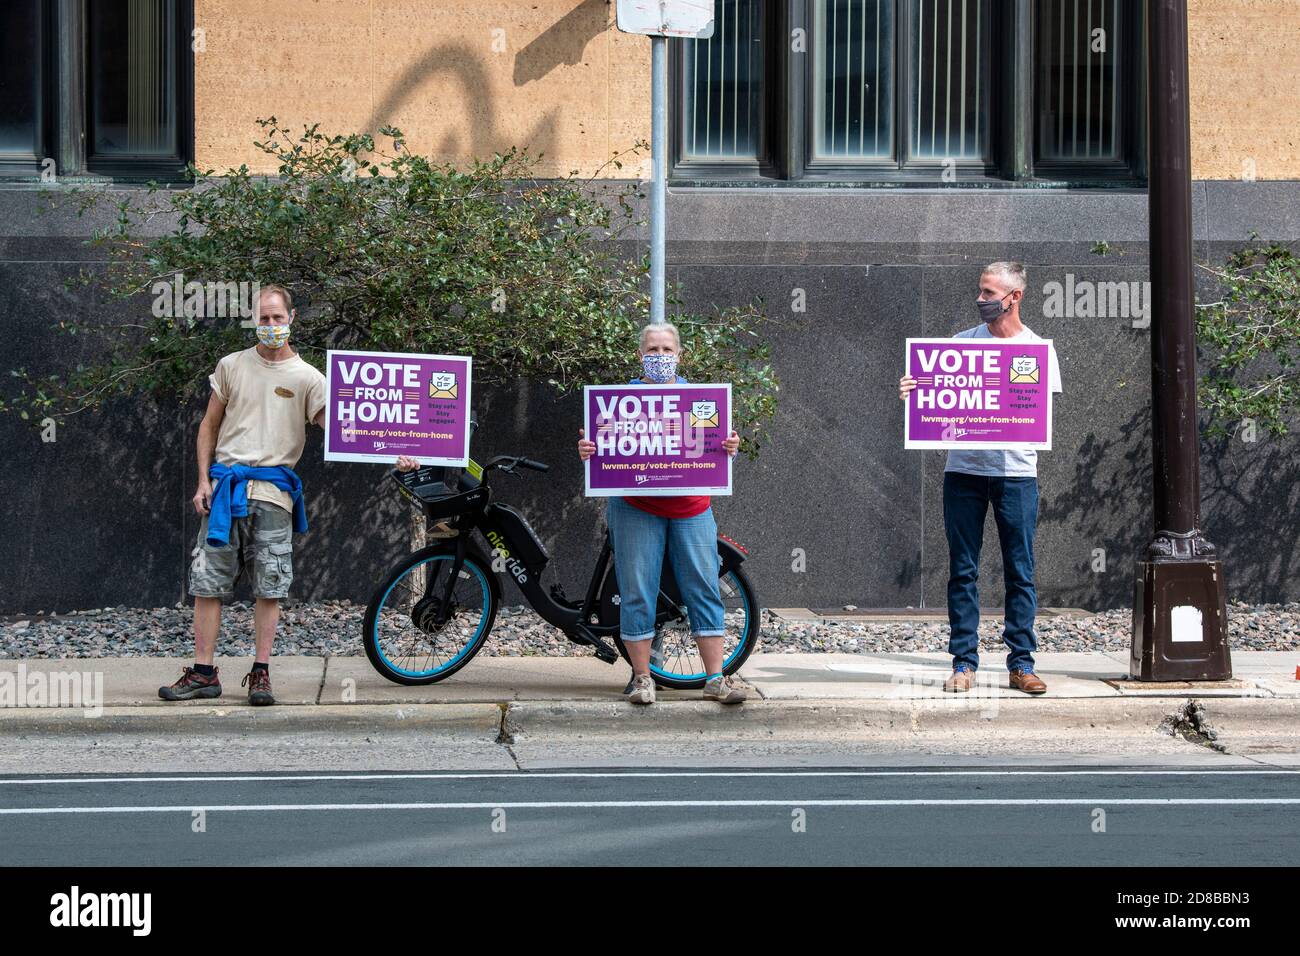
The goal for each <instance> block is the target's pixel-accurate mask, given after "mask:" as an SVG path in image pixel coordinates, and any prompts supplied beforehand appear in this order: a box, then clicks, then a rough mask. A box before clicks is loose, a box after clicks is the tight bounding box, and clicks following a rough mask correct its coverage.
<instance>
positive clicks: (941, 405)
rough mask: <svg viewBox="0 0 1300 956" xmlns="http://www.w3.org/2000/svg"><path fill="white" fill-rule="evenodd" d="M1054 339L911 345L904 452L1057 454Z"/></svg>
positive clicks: (938, 341) (926, 341)
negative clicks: (1054, 438) (911, 384)
mask: <svg viewBox="0 0 1300 956" xmlns="http://www.w3.org/2000/svg"><path fill="white" fill-rule="evenodd" d="M1051 348H1052V343H1051V340H1049V339H1037V340H1035V341H1033V342H1003V341H999V340H997V339H994V338H989V339H966V338H962V339H908V340H907V356H906V362H907V366H906V367H907V374H908V375H911V376H912V377H913V378H914V379H916V389H915V390H914V391H913V392H912V393H911V395H909V396H908V399H907V417H906V419H905V422H904V442H903V444H904V447H905V448H1005V449H1011V450H1019V451H1027V450H1030V449H1033V450H1039V451H1047V450H1049V449H1051V447H1052V393H1051V385H1052V382H1051V370H1052V361H1051Z"/></svg>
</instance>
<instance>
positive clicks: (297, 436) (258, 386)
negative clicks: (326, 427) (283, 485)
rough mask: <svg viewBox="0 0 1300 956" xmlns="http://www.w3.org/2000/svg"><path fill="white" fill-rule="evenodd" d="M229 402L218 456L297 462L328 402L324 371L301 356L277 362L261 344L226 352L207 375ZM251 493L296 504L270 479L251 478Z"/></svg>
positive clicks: (269, 464) (246, 461) (225, 460)
mask: <svg viewBox="0 0 1300 956" xmlns="http://www.w3.org/2000/svg"><path fill="white" fill-rule="evenodd" d="M208 381H209V382H210V383H211V385H212V393H213V394H214V395H216V396H217V398H218V399H220V401H221V402H222V403H223V404H224V405H225V406H226V414H225V417H224V418H222V420H221V430H220V431H219V432H218V433H217V447H216V451H215V453H214V456H213V457H214V458H215V460H216V461H219V462H220V463H221V464H223V465H249V466H252V467H259V468H273V467H275V466H276V465H285V466H287V467H289V468H292V467H293V466H294V465H296V464H298V459H299V458H301V457H302V449H303V446H304V445H305V444H306V443H307V423H308V422H310V421H311V420H312V419H313V418H315V417H316V416H317V415H318V414H320V412H321V410H322V409H323V408H324V407H325V376H324V375H322V374H321V373H320V372H318V371H316V369H314V368H312V367H311V366H310V365H309V364H307V362H305V361H303V359H302V357H301V356H298V355H295V356H294V357H293V358H289V359H284V360H283V361H280V362H272V361H269V360H268V359H264V358H262V356H261V355H259V354H258V352H257V347H256V346H254V347H253V348H249V349H244V351H242V352H234V353H232V354H230V355H227V356H226V357H225V358H223V359H222V360H221V361H220V362H218V363H217V370H216V371H215V372H213V373H212V375H210V376H209V377H208ZM248 497H249V498H252V499H256V500H258V501H266V502H269V503H271V504H273V505H279V506H280V507H281V508H284V509H285V510H286V511H291V510H292V509H293V498H292V497H290V495H289V493H288V492H286V491H281V490H280V489H279V488H277V487H276V486H275V485H273V484H271V483H270V482H269V481H250V482H249V483H248Z"/></svg>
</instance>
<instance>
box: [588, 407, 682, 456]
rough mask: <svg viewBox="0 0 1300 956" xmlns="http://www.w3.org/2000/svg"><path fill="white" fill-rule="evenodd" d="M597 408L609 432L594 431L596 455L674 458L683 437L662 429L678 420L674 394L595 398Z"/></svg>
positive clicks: (679, 448) (679, 450) (679, 449)
mask: <svg viewBox="0 0 1300 956" xmlns="http://www.w3.org/2000/svg"><path fill="white" fill-rule="evenodd" d="M596 408H597V411H598V413H599V415H600V420H601V421H602V422H609V423H610V426H611V430H610V431H608V432H597V434H596V454H597V455H612V454H618V455H677V454H680V453H681V449H682V436H681V434H680V433H676V434H673V433H668V432H665V430H664V420H665V419H672V418H678V417H680V415H681V413H680V412H679V411H678V410H677V396H676V395H597V396H596Z"/></svg>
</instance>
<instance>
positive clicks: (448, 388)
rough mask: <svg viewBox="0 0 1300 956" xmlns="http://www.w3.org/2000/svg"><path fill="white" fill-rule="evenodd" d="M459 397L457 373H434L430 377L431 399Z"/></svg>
mask: <svg viewBox="0 0 1300 956" xmlns="http://www.w3.org/2000/svg"><path fill="white" fill-rule="evenodd" d="M456 395H457V385H456V373H455V372H434V373H433V374H432V375H430V376H429V397H430V398H455V397H456Z"/></svg>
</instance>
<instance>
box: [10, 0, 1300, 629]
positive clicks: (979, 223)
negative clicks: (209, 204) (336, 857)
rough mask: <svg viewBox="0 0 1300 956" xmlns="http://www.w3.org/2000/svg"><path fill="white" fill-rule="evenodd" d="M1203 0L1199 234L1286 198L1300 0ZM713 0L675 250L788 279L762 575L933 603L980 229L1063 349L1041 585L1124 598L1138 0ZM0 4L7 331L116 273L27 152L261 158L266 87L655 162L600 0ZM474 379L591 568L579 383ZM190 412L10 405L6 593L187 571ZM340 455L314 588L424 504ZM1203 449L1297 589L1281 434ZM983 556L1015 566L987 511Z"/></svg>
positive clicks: (1253, 228)
mask: <svg viewBox="0 0 1300 956" xmlns="http://www.w3.org/2000/svg"><path fill="white" fill-rule="evenodd" d="M1188 5H1189V11H1190V20H1189V30H1190V35H1189V48H1190V53H1191V80H1192V89H1193V99H1192V102H1191V115H1192V139H1193V153H1192V157H1191V159H1192V176H1193V180H1194V193H1193V200H1194V205H1195V236H1194V240H1195V251H1196V254H1197V258H1198V260H1199V261H1200V262H1202V263H1203V264H1204V265H1205V266H1207V267H1210V266H1213V265H1214V264H1215V263H1220V262H1222V261H1223V260H1224V258H1225V257H1226V256H1227V255H1228V254H1229V253H1230V252H1232V251H1233V250H1235V249H1237V248H1239V247H1241V246H1242V245H1244V244H1245V243H1246V242H1247V241H1248V240H1249V238H1250V237H1251V236H1252V235H1257V236H1259V237H1260V238H1263V239H1266V240H1279V241H1292V240H1295V239H1296V238H1297V237H1300V122H1298V121H1297V117H1300V83H1297V79H1298V78H1300V5H1297V4H1295V3H1293V2H1290V0H1189V4H1188ZM715 8H716V9H715V33H714V35H713V37H712V38H711V39H709V40H697V41H673V42H672V46H671V54H670V70H671V76H672V79H671V95H670V129H671V156H670V169H671V179H670V194H669V204H668V210H669V230H668V235H669V242H668V266H669V278H670V280H671V281H675V282H676V283H678V284H679V286H680V289H681V294H682V296H683V298H684V300H685V301H686V303H687V304H688V305H690V306H692V307H707V306H714V305H716V306H727V305H731V304H739V303H745V302H751V301H754V300H756V299H761V300H762V301H763V303H764V305H765V308H766V309H767V311H768V313H769V314H770V315H771V317H772V319H773V324H772V327H771V338H772V344H773V348H774V358H775V364H776V367H777V371H778V373H779V375H780V378H781V381H782V391H781V400H780V407H779V410H778V413H777V417H776V419H775V421H774V422H773V426H772V438H771V440H770V441H769V442H768V443H767V444H766V445H765V447H764V449H763V451H762V454H761V455H760V457H759V459H758V460H757V461H756V462H752V463H751V462H746V461H742V462H740V463H739V464H738V466H737V473H736V495H735V496H734V497H732V498H730V499H726V500H718V501H717V502H716V509H717V512H718V516H719V523H720V525H721V527H722V528H723V529H724V530H725V531H727V532H728V533H730V534H731V535H732V536H733V537H735V538H737V539H739V540H740V541H741V542H742V543H744V544H746V545H747V546H749V547H750V548H751V550H752V552H753V558H752V564H751V567H752V569H753V573H752V577H753V578H754V580H755V582H756V584H757V587H758V589H759V594H760V597H761V599H762V600H763V601H764V603H766V604H767V605H769V606H811V607H834V606H839V605H844V604H854V605H857V606H860V607H906V606H937V605H942V604H943V603H944V600H945V596H944V593H945V584H946V575H947V566H946V562H947V549H946V545H945V541H944V534H943V527H942V510H941V507H940V500H941V486H942V468H943V459H942V455H941V453H936V452H905V451H904V450H903V441H902V415H901V410H900V408H899V406H898V404H897V398H896V397H895V388H894V385H895V382H896V380H897V378H898V375H899V374H900V373H901V366H902V360H903V359H902V357H903V342H904V340H905V339H906V338H908V337H910V336H942V335H947V334H950V333H952V332H956V331H958V330H960V329H963V328H968V327H970V326H972V325H974V324H975V323H976V322H977V321H978V320H977V317H976V313H975V309H974V302H973V300H974V297H975V286H976V282H977V280H978V277H979V272H980V268H981V266H982V265H983V264H984V263H986V262H988V261H991V260H995V259H1019V260H1021V261H1023V262H1025V263H1026V264H1027V266H1028V269H1029V274H1030V288H1029V290H1028V292H1027V295H1026V299H1025V303H1024V307H1023V313H1022V315H1023V318H1024V320H1025V322H1026V324H1028V325H1029V326H1031V327H1032V328H1034V329H1035V331H1037V332H1038V333H1039V334H1041V335H1043V336H1044V337H1049V338H1051V339H1053V340H1054V341H1055V343H1056V346H1057V349H1058V352H1059V355H1060V359H1061V366H1062V372H1063V379H1064V386H1065V392H1064V395H1063V396H1062V398H1061V400H1060V402H1059V403H1058V406H1057V411H1056V415H1055V420H1056V430H1055V436H1054V441H1053V449H1052V451H1051V452H1049V453H1043V454H1042V455H1040V459H1039V468H1040V481H1041V485H1042V506H1041V518H1040V532H1039V544H1038V563H1039V567H1038V579H1039V587H1040V601H1041V603H1043V604H1045V605H1057V606H1071V607H1089V608H1102V607H1114V606H1120V605H1124V604H1126V603H1127V602H1129V601H1130V600H1131V595H1132V575H1133V559H1134V556H1135V554H1136V553H1137V551H1138V550H1139V549H1140V548H1141V547H1142V546H1143V545H1145V543H1146V541H1147V539H1148V537H1149V532H1150V523H1151V507H1150V501H1149V495H1150V491H1149V489H1150V483H1151V481H1150V474H1151V464H1150V444H1149V440H1150V429H1149V413H1148V405H1149V397H1150V396H1149V375H1148V365H1149V346H1150V338H1149V328H1148V327H1147V326H1146V324H1145V323H1144V320H1143V311H1144V306H1143V302H1144V299H1143V296H1144V294H1145V292H1144V288H1145V287H1144V285H1143V283H1144V282H1145V281H1146V279H1147V251H1146V249H1147V243H1146V239H1147V219H1146V193H1145V181H1146V160H1145V130H1144V123H1145V104H1146V100H1147V91H1146V78H1145V77H1146V71H1145V57H1144V44H1145V39H1144V35H1143V29H1144V26H1143V5H1142V3H1141V2H1139V0H716V4H715ZM0 16H3V17H4V21H3V23H0V27H2V28H3V34H2V39H0V44H3V47H4V53H5V56H4V57H3V62H2V63H0V94H3V95H2V96H0V101H2V102H3V106H2V107H0V109H3V114H0V316H3V321H4V327H5V329H6V332H7V339H8V344H9V346H10V348H9V349H7V350H6V351H7V352H8V354H9V360H10V362H11V363H12V367H24V368H29V369H40V368H42V367H43V365H44V364H52V363H65V362H67V360H68V359H69V358H70V357H81V356H83V355H86V356H88V355H90V354H92V352H93V349H94V345H93V343H83V342H75V343H74V342H69V341H68V340H67V338H66V336H60V334H59V333H58V331H57V326H58V320H59V318H60V316H62V315H66V314H67V313H69V312H70V311H72V310H77V311H79V312H83V313H84V311H86V310H95V309H130V308H131V307H132V306H131V305H130V304H129V303H126V304H124V303H111V302H108V301H105V300H103V299H102V298H100V297H97V296H96V295H95V294H94V293H93V292H90V291H87V290H84V289H83V290H79V291H74V290H70V289H68V288H65V286H64V280H66V279H67V278H69V277H70V276H72V275H74V274H75V273H76V272H77V271H78V270H79V269H81V268H89V269H91V270H93V269H95V268H97V267H99V265H100V263H99V259H98V257H97V253H96V251H95V249H94V248H93V247H91V246H89V245H88V244H87V243H86V239H87V237H88V236H89V235H90V234H91V232H92V231H93V229H94V228H95V227H96V225H97V224H102V223H97V222H96V221H95V220H94V219H93V218H92V219H90V220H86V219H77V218H76V217H75V216H73V215H72V214H70V213H69V212H68V211H66V209H64V210H56V211H55V212H53V213H49V214H46V215H41V214H40V210H41V209H42V208H43V207H44V206H45V205H46V204H47V203H46V199H45V198H44V193H43V191H53V192H57V191H58V190H60V189H62V188H64V187H65V186H66V185H67V184H69V183H87V182H96V183H102V184H103V186H104V188H106V189H109V190H131V189H137V188H140V187H139V186H138V185H136V184H137V183H139V182H140V181H142V180H145V179H149V178H155V179H170V178H174V177H175V170H176V169H177V167H178V166H179V165H181V164H182V163H183V162H185V161H188V160H193V161H194V162H195V163H196V164H197V165H198V166H199V167H200V168H202V169H213V170H216V171H218V172H220V171H223V170H226V169H230V168H235V167H238V166H240V165H241V164H246V165H247V166H248V167H249V168H250V169H251V170H252V171H254V172H257V173H265V174H271V173H273V172H274V169H271V168H268V167H267V165H266V162H265V157H264V156H263V155H262V154H261V153H260V152H258V151H257V149H256V148H255V147H254V145H253V142H254V140H255V139H256V135H257V132H258V130H257V126H256V121H257V119H258V118H261V117H267V116H272V115H273V116H275V117H277V118H278V119H279V120H280V121H281V122H282V123H285V124H288V125H290V126H299V125H302V124H308V123H319V124H320V126H321V128H322V130H324V131H327V132H339V133H347V132H362V131H371V132H373V131H376V130H377V129H378V128H379V127H381V126H384V125H393V126H396V127H398V128H400V129H402V130H403V132H404V134H405V136H406V139H407V143H408V145H409V147H410V148H411V149H412V150H413V151H417V152H420V153H423V154H425V155H428V156H430V157H431V158H433V159H435V160H439V161H447V162H456V163H462V162H466V161H468V160H469V159H471V158H474V157H484V156H489V155H491V154H492V153H493V152H494V151H498V150H503V149H507V148H509V147H512V146H520V147H528V148H529V149H530V150H531V151H532V152H534V153H538V154H541V156H542V159H541V160H540V163H539V172H540V173H541V174H542V175H548V176H564V175H567V174H569V173H570V172H573V171H576V172H578V173H579V174H582V175H594V176H600V177H609V178H614V177H640V178H644V177H645V176H646V175H648V171H649V164H648V157H647V156H646V155H645V152H644V151H641V152H640V153H636V154H632V155H627V154H628V151H629V150H633V148H634V147H635V145H636V144H637V143H638V142H639V141H644V140H647V139H648V138H649V134H650V107H649V42H648V40H647V39H646V38H644V37H635V36H629V35H626V34H622V33H620V32H619V31H618V30H617V29H615V27H614V25H613V20H614V10H613V5H612V4H611V3H607V2H605V0H534V2H531V3H519V2H506V0H497V2H490V0H369V2H365V0H362V2H358V0H192V2H191V0H122V2H107V0H11V2H10V3H9V4H7V5H6V8H5V12H4V13H3V14H2V15H0ZM615 154H624V156H625V161H624V163H623V166H622V168H621V169H617V168H614V167H613V166H611V165H610V164H609V160H610V158H611V157H613V156H614V155H615ZM178 188H184V185H183V184H180V185H179V187H178ZM1202 279H1203V291H1204V293H1205V294H1206V295H1212V294H1213V283H1212V276H1211V274H1210V271H1209V269H1208V268H1207V269H1206V270H1205V271H1204V275H1203V277H1202ZM146 306H147V303H146V305H145V306H141V307H146ZM633 346H634V344H633V343H628V347H629V349H630V348H632V347H633ZM82 350H85V351H84V352H83V351H82ZM476 404H477V405H478V406H479V415H480V418H481V419H482V421H483V425H482V427H481V428H480V430H479V434H478V436H477V437H476V451H475V454H476V457H479V458H483V457H486V456H489V455H491V454H496V453H505V452H516V453H527V454H529V455H530V456H531V457H535V458H541V459H542V460H546V461H549V462H551V463H552V464H553V465H555V466H556V467H555V468H554V470H553V471H552V472H551V474H550V475H549V476H548V477H547V478H546V479H545V480H544V481H542V480H535V481H531V482H529V483H519V484H511V485H509V486H506V487H505V488H503V489H502V491H503V492H505V493H507V494H508V495H510V496H512V498H511V499H509V500H513V501H515V502H516V503H518V504H520V505H521V507H523V509H524V510H525V511H526V512H527V513H530V514H533V515H535V516H536V518H537V521H536V523H537V525H538V531H539V533H540V534H541V536H542V538H543V539H544V540H545V541H546V542H547V543H548V545H549V546H550V548H551V551H552V553H553V554H554V555H556V557H557V559H558V561H559V563H561V564H562V565H563V568H564V570H563V573H562V575H561V577H560V580H562V581H564V582H565V583H569V584H570V585H571V588H570V589H571V590H572V585H573V584H575V583H576V582H578V581H580V580H581V579H582V577H583V575H585V574H586V573H587V569H588V568H589V566H590V561H591V560H593V559H594V549H595V546H596V543H597V542H598V541H599V535H600V534H601V514H602V507H603V506H602V505H600V504H598V503H597V502H594V501H589V500H584V499H583V498H582V494H581V488H582V483H581V473H580V470H579V468H578V464H577V460H576V455H575V454H574V450H573V440H574V438H575V437H576V429H577V427H578V424H579V421H580V411H579V405H578V402H577V401H576V399H574V398H559V397H556V396H555V395H554V394H552V393H551V392H550V391H549V390H548V389H547V388H546V387H545V386H544V385H541V384H538V383H530V382H519V383H518V384H517V386H516V387H515V388H513V389H510V390H499V389H498V390H495V391H493V392H487V391H484V392H482V393H480V394H479V395H478V396H477V397H476ZM199 413H200V409H199V408H197V407H195V408H185V409H178V408H155V407H152V406H150V405H148V404H147V403H134V404H133V403H119V404H117V405H115V406H113V407H111V408H108V409H105V410H104V411H102V412H97V413H87V415H86V416H78V419H79V420H76V421H70V422H68V423H67V424H65V425H64V426H63V427H62V429H61V430H60V432H59V435H58V439H57V441H52V442H51V441H42V437H41V435H40V433H39V431H38V430H37V429H34V428H33V427H32V426H31V424H30V423H27V422H22V421H19V420H18V419H17V418H16V417H15V416H0V441H2V442H3V447H4V449H5V450H6V452H7V454H6V455H5V462H4V464H3V466H0V467H2V468H3V473H4V476H5V482H4V485H5V488H6V492H5V508H4V509H2V510H0V538H3V540H4V541H5V542H6V544H7V547H6V548H5V549H4V551H3V552H2V553H0V582H3V583H2V585H0V613H31V612H35V611H41V610H45V611H51V610H57V611H67V610H73V609H79V608H86V607H95V606H104V605H118V604H127V605H141V604H160V603H172V602H175V601H177V600H181V599H182V597H183V587H184V579H185V567H186V564H187V561H188V556H189V549H190V547H191V546H192V542H193V539H194V535H195V532H196V527H197V524H196V518H195V516H194V514H193V513H192V509H191V508H190V505H189V498H190V496H191V494H192V491H193V485H194V479H195V474H194V469H195V465H194V436H195V430H196V427H197V421H198V416H199ZM319 459H320V437H319V435H318V434H317V435H314V436H313V437H312V439H311V441H310V442H309V445H308V451H307V455H306V457H305V458H304V461H303V464H302V467H301V468H300V473H301V474H302V475H303V477H304V480H305V482H306V484H307V487H308V489H309V496H310V499H309V500H310V502H311V508H312V516H313V529H312V532H311V533H310V536H309V538H308V540H307V541H306V543H305V545H304V547H303V549H302V552H301V553H302V557H301V568H302V570H301V572H300V574H299V581H300V582H301V590H300V592H299V593H300V595H301V596H302V597H313V598H327V597H349V598H354V599H364V598H365V597H367V596H368V591H369V583H368V582H372V581H376V580H378V578H379V576H380V573H381V570H382V569H383V568H384V567H386V566H387V565H388V564H389V563H391V561H392V560H393V559H394V557H395V556H396V554H397V553H399V551H400V549H401V548H402V547H403V537H404V523H403V520H402V509H401V506H400V505H399V504H398V502H396V501H395V500H393V497H392V496H391V495H389V494H388V493H387V491H386V490H385V488H384V483H383V475H382V471H381V470H380V469H378V468H374V469H368V468H366V467H365V466H350V465H339V464H333V465H331V466H329V467H326V466H325V465H324V463H323V462H321V461H320V460H319ZM1202 472H1203V474H1202V496H1203V502H1204V503H1203V513H1204V521H1203V525H1204V527H1205V529H1206V531H1207V533H1208V535H1209V537H1210V539H1211V540H1212V541H1214V542H1215V543H1216V544H1218V545H1219V547H1220V549H1221V550H1222V552H1223V554H1224V558H1225V562H1226V567H1227V573H1228V588H1229V596H1230V597H1231V598H1241V599H1246V600H1252V601H1275V600H1284V599H1286V600H1297V599H1300V582H1298V581H1297V575H1298V574H1300V557H1297V556H1296V555H1295V554H1294V548H1295V545H1294V544H1293V542H1295V541H1297V540H1300V501H1297V498H1298V497H1300V480H1297V479H1300V458H1298V457H1297V445H1296V441H1295V439H1294V438H1281V439H1277V438H1267V437H1264V436H1260V437H1259V439H1258V440H1257V441H1253V442H1248V441H1244V440H1242V439H1241V438H1240V437H1239V436H1237V437H1234V438H1232V439H1224V440H1218V441H1214V442H1209V441H1207V442H1205V443H1204V444H1203V449H1202ZM990 525H991V521H990ZM988 540H989V541H990V542H991V541H992V540H993V537H992V528H991V527H990V531H989V537H988ZM982 577H983V581H984V583H985V587H984V592H983V603H984V604H985V605H986V606H996V605H997V604H999V603H1000V600H1001V580H1000V578H1001V574H1000V563H999V560H998V558H997V555H996V548H986V559H985V564H984V568H983V573H982Z"/></svg>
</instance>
